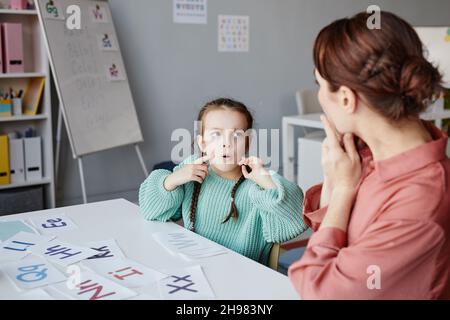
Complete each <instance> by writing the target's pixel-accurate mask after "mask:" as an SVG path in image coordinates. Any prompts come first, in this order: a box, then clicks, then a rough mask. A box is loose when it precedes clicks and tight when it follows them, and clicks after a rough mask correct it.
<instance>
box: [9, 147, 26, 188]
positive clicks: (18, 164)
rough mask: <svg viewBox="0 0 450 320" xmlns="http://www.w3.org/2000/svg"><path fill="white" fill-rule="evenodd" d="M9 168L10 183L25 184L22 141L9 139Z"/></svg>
mask: <svg viewBox="0 0 450 320" xmlns="http://www.w3.org/2000/svg"><path fill="white" fill-rule="evenodd" d="M9 166H10V170H9V172H10V180H11V183H21V182H25V180H26V178H25V155H24V146H23V139H9Z"/></svg>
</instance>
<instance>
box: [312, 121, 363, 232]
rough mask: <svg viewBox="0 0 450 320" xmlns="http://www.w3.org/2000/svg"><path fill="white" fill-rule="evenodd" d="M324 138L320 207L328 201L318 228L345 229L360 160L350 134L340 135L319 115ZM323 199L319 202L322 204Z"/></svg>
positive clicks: (359, 170)
mask: <svg viewBox="0 0 450 320" xmlns="http://www.w3.org/2000/svg"><path fill="white" fill-rule="evenodd" d="M322 122H323V124H324V127H325V132H326V134H327V138H326V139H325V141H324V144H323V148H322V166H323V171H324V174H325V175H326V178H325V179H326V180H325V182H324V190H322V193H324V192H325V193H326V195H324V194H322V197H321V207H323V204H325V203H326V204H328V205H329V207H328V210H327V213H326V215H325V217H324V218H323V220H322V223H321V225H320V229H323V228H339V229H341V230H343V231H345V232H346V231H347V228H348V221H349V219H350V212H351V209H352V206H353V202H354V197H355V195H356V188H357V187H358V183H359V180H360V178H361V171H362V168H361V159H360V157H359V154H358V151H357V150H356V146H355V142H354V139H353V135H352V134H348V133H347V134H345V135H344V136H343V137H342V145H341V142H340V139H339V138H340V137H339V136H338V134H337V132H336V130H335V129H334V128H333V126H332V125H331V124H330V122H329V121H328V119H327V118H326V117H325V116H322ZM322 202H323V203H322Z"/></svg>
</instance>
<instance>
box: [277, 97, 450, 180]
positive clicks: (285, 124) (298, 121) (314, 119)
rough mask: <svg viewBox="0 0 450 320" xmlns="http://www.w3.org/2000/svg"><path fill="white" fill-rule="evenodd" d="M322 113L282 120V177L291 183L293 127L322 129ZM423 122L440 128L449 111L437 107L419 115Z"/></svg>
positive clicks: (292, 173)
mask: <svg viewBox="0 0 450 320" xmlns="http://www.w3.org/2000/svg"><path fill="white" fill-rule="evenodd" d="M322 114H323V113H310V114H306V115H297V116H289V117H283V119H282V130H283V132H282V142H281V143H282V148H283V176H284V177H285V178H286V179H287V180H289V181H292V182H295V176H294V162H295V155H294V127H295V126H298V127H303V128H314V129H322V130H323V123H322V121H320V116H321V115H322ZM420 117H421V118H422V119H423V120H427V121H435V124H436V126H437V127H439V128H441V127H442V120H443V119H450V110H443V107H442V106H440V105H438V106H437V107H435V108H434V109H433V111H430V112H425V113H422V114H421V115H420Z"/></svg>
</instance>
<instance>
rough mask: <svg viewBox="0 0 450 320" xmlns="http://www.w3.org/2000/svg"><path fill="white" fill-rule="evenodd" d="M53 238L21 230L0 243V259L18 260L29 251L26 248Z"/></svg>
mask: <svg viewBox="0 0 450 320" xmlns="http://www.w3.org/2000/svg"><path fill="white" fill-rule="evenodd" d="M53 239H54V237H53V236H41V235H37V234H33V233H29V232H23V231H21V232H19V233H17V234H16V235H14V236H12V237H11V238H9V239H8V240H6V241H5V242H3V243H2V244H1V245H0V261H17V260H20V259H22V258H24V257H26V256H27V255H28V254H29V253H30V251H29V250H28V248H30V247H32V246H36V245H38V244H43V243H46V242H49V241H51V240H53Z"/></svg>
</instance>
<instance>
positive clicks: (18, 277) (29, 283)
mask: <svg viewBox="0 0 450 320" xmlns="http://www.w3.org/2000/svg"><path fill="white" fill-rule="evenodd" d="M2 270H3V272H5V273H6V274H7V275H8V277H9V278H10V280H11V281H12V282H13V283H14V284H15V285H16V286H17V287H18V288H19V289H22V290H29V289H34V288H38V287H44V286H47V285H49V284H53V283H58V282H63V281H65V280H66V276H65V275H64V274H62V273H61V272H60V271H59V270H58V269H56V268H55V267H54V266H52V265H51V263H50V262H48V261H46V260H44V259H42V258H39V257H30V258H26V259H23V260H20V261H18V262H11V263H9V264H6V265H5V266H3V267H2Z"/></svg>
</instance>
